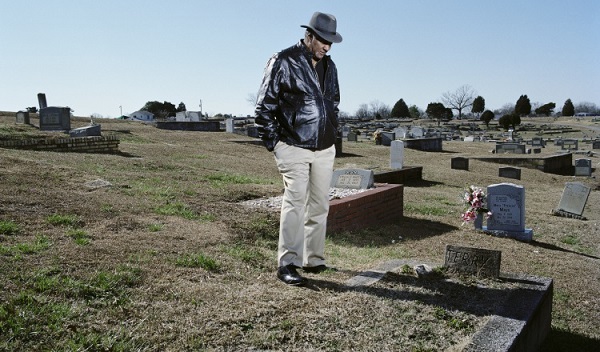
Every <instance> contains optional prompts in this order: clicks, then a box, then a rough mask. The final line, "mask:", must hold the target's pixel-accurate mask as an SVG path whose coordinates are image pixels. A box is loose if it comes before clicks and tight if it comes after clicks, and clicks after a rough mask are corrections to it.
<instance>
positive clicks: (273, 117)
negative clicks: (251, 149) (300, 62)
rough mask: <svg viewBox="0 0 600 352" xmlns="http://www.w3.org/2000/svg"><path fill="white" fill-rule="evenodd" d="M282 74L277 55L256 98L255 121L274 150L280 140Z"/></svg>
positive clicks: (264, 142) (271, 62)
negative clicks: (279, 120)
mask: <svg viewBox="0 0 600 352" xmlns="http://www.w3.org/2000/svg"><path fill="white" fill-rule="evenodd" d="M281 76H282V70H281V63H280V60H277V55H274V56H273V57H271V59H270V60H269V62H268V63H267V66H266V67H265V72H264V76H263V80H262V83H261V85H260V89H259V91H258V95H257V99H256V109H255V111H254V114H255V120H254V121H255V123H256V124H257V125H258V136H259V137H260V138H261V139H262V141H263V144H264V145H265V147H266V148H267V150H269V151H273V149H274V148H275V145H276V144H277V142H278V141H279V138H280V137H279V135H280V131H281V127H280V125H279V122H278V121H277V116H278V115H279V114H280V110H279V92H280V82H281V78H282V77H281Z"/></svg>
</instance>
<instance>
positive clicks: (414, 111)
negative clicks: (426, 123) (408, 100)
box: [408, 105, 423, 120]
mask: <svg viewBox="0 0 600 352" xmlns="http://www.w3.org/2000/svg"><path fill="white" fill-rule="evenodd" d="M408 111H409V112H410V117H411V118H412V119H415V120H418V119H420V118H421V115H423V111H421V109H419V108H418V107H417V106H416V105H411V106H410V108H408Z"/></svg>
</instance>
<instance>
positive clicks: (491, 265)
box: [444, 245, 502, 279]
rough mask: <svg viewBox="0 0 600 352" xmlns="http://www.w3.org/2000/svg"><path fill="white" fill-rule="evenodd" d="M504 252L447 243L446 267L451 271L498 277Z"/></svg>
mask: <svg viewBox="0 0 600 352" xmlns="http://www.w3.org/2000/svg"><path fill="white" fill-rule="evenodd" d="M501 256H502V252H500V251H494V250H489V249H481V248H472V247H461V246H452V245H446V253H445V255H444V257H445V260H444V267H445V268H447V269H448V270H449V271H453V272H458V273H462V274H472V275H476V276H478V277H488V278H495V279H497V278H498V277H499V276H500V260H501Z"/></svg>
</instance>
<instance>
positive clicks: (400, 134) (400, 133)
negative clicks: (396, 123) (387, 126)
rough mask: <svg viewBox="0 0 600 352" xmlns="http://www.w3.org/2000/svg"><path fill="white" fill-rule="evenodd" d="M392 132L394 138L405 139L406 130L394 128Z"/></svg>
mask: <svg viewBox="0 0 600 352" xmlns="http://www.w3.org/2000/svg"><path fill="white" fill-rule="evenodd" d="M392 132H394V135H395V136H396V138H406V128H404V127H396V128H394V130H392Z"/></svg>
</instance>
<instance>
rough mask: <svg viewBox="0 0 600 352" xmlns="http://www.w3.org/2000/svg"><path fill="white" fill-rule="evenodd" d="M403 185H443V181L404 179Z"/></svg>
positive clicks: (421, 186) (423, 186)
mask: <svg viewBox="0 0 600 352" xmlns="http://www.w3.org/2000/svg"><path fill="white" fill-rule="evenodd" d="M403 185H404V186H405V187H414V188H425V187H434V186H439V185H444V183H443V182H436V181H428V180H406V181H405V182H403Z"/></svg>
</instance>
